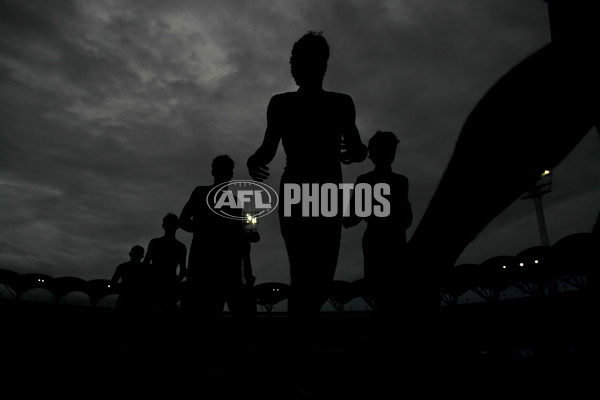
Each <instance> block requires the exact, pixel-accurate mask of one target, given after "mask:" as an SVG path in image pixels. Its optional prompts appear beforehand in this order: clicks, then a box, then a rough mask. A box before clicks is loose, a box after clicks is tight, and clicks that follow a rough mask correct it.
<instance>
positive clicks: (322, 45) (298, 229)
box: [247, 32, 367, 316]
mask: <svg viewBox="0 0 600 400" xmlns="http://www.w3.org/2000/svg"><path fill="white" fill-rule="evenodd" d="M328 58H329V45H328V43H327V41H326V40H325V38H324V37H323V36H322V35H321V34H320V33H314V32H309V33H307V34H305V35H304V36H302V37H301V38H300V39H299V40H298V41H297V42H296V43H295V44H294V46H293V48H292V55H291V58H290V65H291V73H292V77H293V78H294V80H295V82H296V84H297V85H298V86H299V89H298V91H296V92H288V93H281V94H277V95H275V96H273V97H272V98H271V100H270V102H269V106H268V109H267V129H266V132H265V136H264V139H263V142H262V144H261V146H260V147H259V149H258V150H257V151H256V153H254V154H253V155H252V156H251V157H250V158H249V159H248V163H247V164H248V171H249V173H250V176H251V177H252V178H253V179H255V180H257V181H262V180H263V179H266V178H267V177H268V176H269V172H268V167H267V164H269V163H270V162H271V160H273V158H274V156H275V154H276V152H277V148H278V146H279V142H280V141H281V143H282V145H283V149H284V151H285V154H286V165H285V169H284V171H283V174H282V177H281V183H280V201H285V199H284V197H283V190H284V185H286V184H289V183H294V184H300V185H301V184H303V183H315V184H324V183H334V184H338V183H341V182H342V168H341V163H344V164H350V163H353V162H361V161H363V160H364V159H365V158H366V154H367V151H366V146H365V145H364V144H363V143H362V141H361V139H360V135H359V133H358V129H357V128H356V125H355V114H356V113H355V109H354V102H353V100H352V98H351V97H350V96H348V95H345V94H341V93H334V92H328V91H325V90H323V78H324V76H325V72H326V70H327V61H328ZM283 211H284V207H283V206H282V205H281V204H280V206H279V217H280V227H281V233H282V236H283V239H284V241H285V245H286V249H287V253H288V258H289V262H290V289H291V292H290V297H289V300H288V310H289V312H290V315H292V316H309V315H314V314H315V313H318V312H319V311H320V309H321V306H322V305H323V304H324V302H325V301H326V300H327V297H328V291H329V287H330V285H331V282H332V280H333V277H334V274H335V269H336V264H337V259H338V253H339V245H340V236H341V226H342V223H341V221H342V212H341V210H340V212H339V213H338V215H337V216H336V217H333V218H325V217H318V216H314V217H302V215H301V205H298V207H292V211H291V216H290V217H285V216H284V215H283Z"/></svg>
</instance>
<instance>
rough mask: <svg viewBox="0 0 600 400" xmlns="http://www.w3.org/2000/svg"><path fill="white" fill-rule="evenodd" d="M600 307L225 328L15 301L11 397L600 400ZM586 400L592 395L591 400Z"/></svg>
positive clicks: (541, 305) (543, 305)
mask: <svg viewBox="0 0 600 400" xmlns="http://www.w3.org/2000/svg"><path fill="white" fill-rule="evenodd" d="M596 310H597V309H596V308H595V307H594V306H592V303H591V302H590V299H589V298H588V297H585V294H584V293H582V292H565V293H561V294H560V295H557V296H556V297H551V296H546V297H544V298H538V299H535V298H523V299H518V300H503V301H500V302H498V303H495V304H491V303H480V304H470V305H460V306H454V307H448V306H444V307H440V308H439V309H438V310H437V311H436V312H434V313H431V314H422V315H420V316H419V318H417V319H415V320H412V321H410V322H409V321H406V320H405V319H403V317H402V316H398V317H397V318H395V319H394V323H393V325H391V326H390V325H387V326H386V325H382V324H379V323H378V322H377V320H376V319H375V318H374V317H373V315H372V314H369V313H345V314H344V315H342V316H340V315H338V314H322V315H321V317H319V318H318V319H317V321H316V322H315V324H314V326H313V327H312V329H303V330H300V329H298V328H295V327H294V325H292V324H291V321H290V319H289V318H288V317H287V316H285V315H277V316H273V317H267V316H265V315H261V316H259V317H258V318H256V319H254V320H252V321H250V322H246V323H241V322H239V321H237V320H234V319H233V318H231V317H224V318H223V319H222V320H221V321H220V322H218V323H212V324H211V323H209V321H202V320H198V319H194V320H192V319H190V318H186V316H185V315H183V314H180V313H177V314H172V315H164V316H161V317H160V318H158V317H156V318H147V319H141V318H137V319H136V318H133V317H127V318H121V317H119V316H118V314H116V313H115V312H114V311H108V310H104V311H102V310H94V309H93V308H91V307H81V306H70V307H68V306H57V305H44V304H36V305H34V304H31V303H30V304H26V303H21V304H15V303H10V304H2V308H0V313H1V315H3V318H2V328H1V331H0V332H1V335H2V353H1V354H2V363H1V364H0V365H1V366H2V367H1V370H2V375H0V376H1V377H2V378H1V379H2V383H1V384H2V387H3V389H4V390H5V391H8V393H10V391H9V388H13V389H17V390H18V391H19V392H21V394H22V395H33V394H45V395H49V394H59V395H69V394H74V395H77V396H78V397H81V396H88V395H98V396H111V397H112V396H117V395H119V396H120V397H125V396H127V397H129V396H134V397H136V398H138V397H146V396H150V395H152V396H168V398H173V397H176V396H179V395H186V396H190V395H191V396H193V397H196V398H208V399H218V398H227V399H229V398H243V397H252V398H254V397H256V398H257V399H258V398H268V399H271V398H273V399H293V398H328V399H338V398H349V397H351V398H368V399H379V398H382V399H384V398H386V399H387V398H391V397H398V398H399V397H401V396H404V395H406V396H408V398H423V397H426V396H427V397H430V396H436V397H438V396H444V397H446V396H461V397H462V396H464V397H477V398H480V397H482V396H483V397H492V396H494V397H497V396H498V397H499V396H510V397H513V398H514V397H517V398H521V397H525V396H527V397H532V396H534V398H539V397H541V396H546V395H552V396H554V397H557V396H562V395H565V396H569V398H581V397H583V394H584V393H590V394H591V393H594V392H597V391H598V390H597V387H596V381H597V380H598V372H599V369H598V366H597V363H596V360H597V357H596V354H597V353H596V343H597V341H598V334H597V332H598V328H597V327H596V324H595V322H596V320H597V311H596ZM588 396H589V395H586V396H585V397H588Z"/></svg>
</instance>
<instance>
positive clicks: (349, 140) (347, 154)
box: [340, 96, 368, 164]
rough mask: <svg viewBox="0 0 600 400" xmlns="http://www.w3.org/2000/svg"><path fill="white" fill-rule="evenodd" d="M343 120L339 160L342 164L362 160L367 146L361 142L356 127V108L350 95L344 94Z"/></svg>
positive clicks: (365, 156) (365, 154) (365, 155)
mask: <svg viewBox="0 0 600 400" xmlns="http://www.w3.org/2000/svg"><path fill="white" fill-rule="evenodd" d="M344 98H345V100H344V101H345V103H346V104H344V120H343V126H342V135H343V137H342V146H341V149H342V152H341V153H340V161H341V162H342V163H343V164H352V163H355V162H362V161H364V159H365V158H367V153H368V151H367V146H365V145H364V144H363V142H362V141H361V139H360V134H359V133H358V128H357V127H356V109H355V107H354V101H352V98H351V97H350V96H344Z"/></svg>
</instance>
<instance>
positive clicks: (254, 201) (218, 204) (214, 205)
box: [206, 180, 279, 220]
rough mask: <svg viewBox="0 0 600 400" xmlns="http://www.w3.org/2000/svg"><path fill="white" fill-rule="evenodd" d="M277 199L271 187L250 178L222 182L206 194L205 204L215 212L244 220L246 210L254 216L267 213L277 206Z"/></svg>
mask: <svg viewBox="0 0 600 400" xmlns="http://www.w3.org/2000/svg"><path fill="white" fill-rule="evenodd" d="M278 201H279V198H278V196H277V192H276V191H275V190H273V188H271V187H270V186H269V185H266V184H264V183H260V182H256V181H250V180H235V181H229V182H223V183H221V184H219V185H217V186H215V187H214V188H212V189H211V190H210V192H208V194H207V195H206V204H207V205H208V208H210V209H211V210H212V211H213V212H214V213H215V214H217V215H219V216H221V217H224V218H229V219H237V220H246V219H247V215H248V214H247V213H248V212H250V213H251V214H252V216H253V217H254V218H262V217H264V216H265V215H269V214H270V213H272V212H273V211H274V210H275V209H276V208H277V203H278ZM242 211H246V212H242Z"/></svg>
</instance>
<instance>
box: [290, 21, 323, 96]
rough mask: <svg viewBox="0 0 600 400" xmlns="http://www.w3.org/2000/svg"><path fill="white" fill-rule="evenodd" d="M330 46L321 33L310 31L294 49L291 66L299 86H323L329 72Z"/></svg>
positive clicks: (295, 44) (299, 40)
mask: <svg viewBox="0 0 600 400" xmlns="http://www.w3.org/2000/svg"><path fill="white" fill-rule="evenodd" d="M328 59H329V44H328V43H327V40H325V38H324V37H323V34H322V33H321V32H313V31H310V32H308V33H307V34H305V35H304V36H302V37H301V38H300V39H298V41H297V42H296V43H294V47H293V48H292V56H291V57H290V65H291V68H292V77H293V78H294V80H295V81H296V84H297V85H298V86H304V85H311V84H321V83H322V82H323V78H324V77H325V72H326V71H327V60H328Z"/></svg>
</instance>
